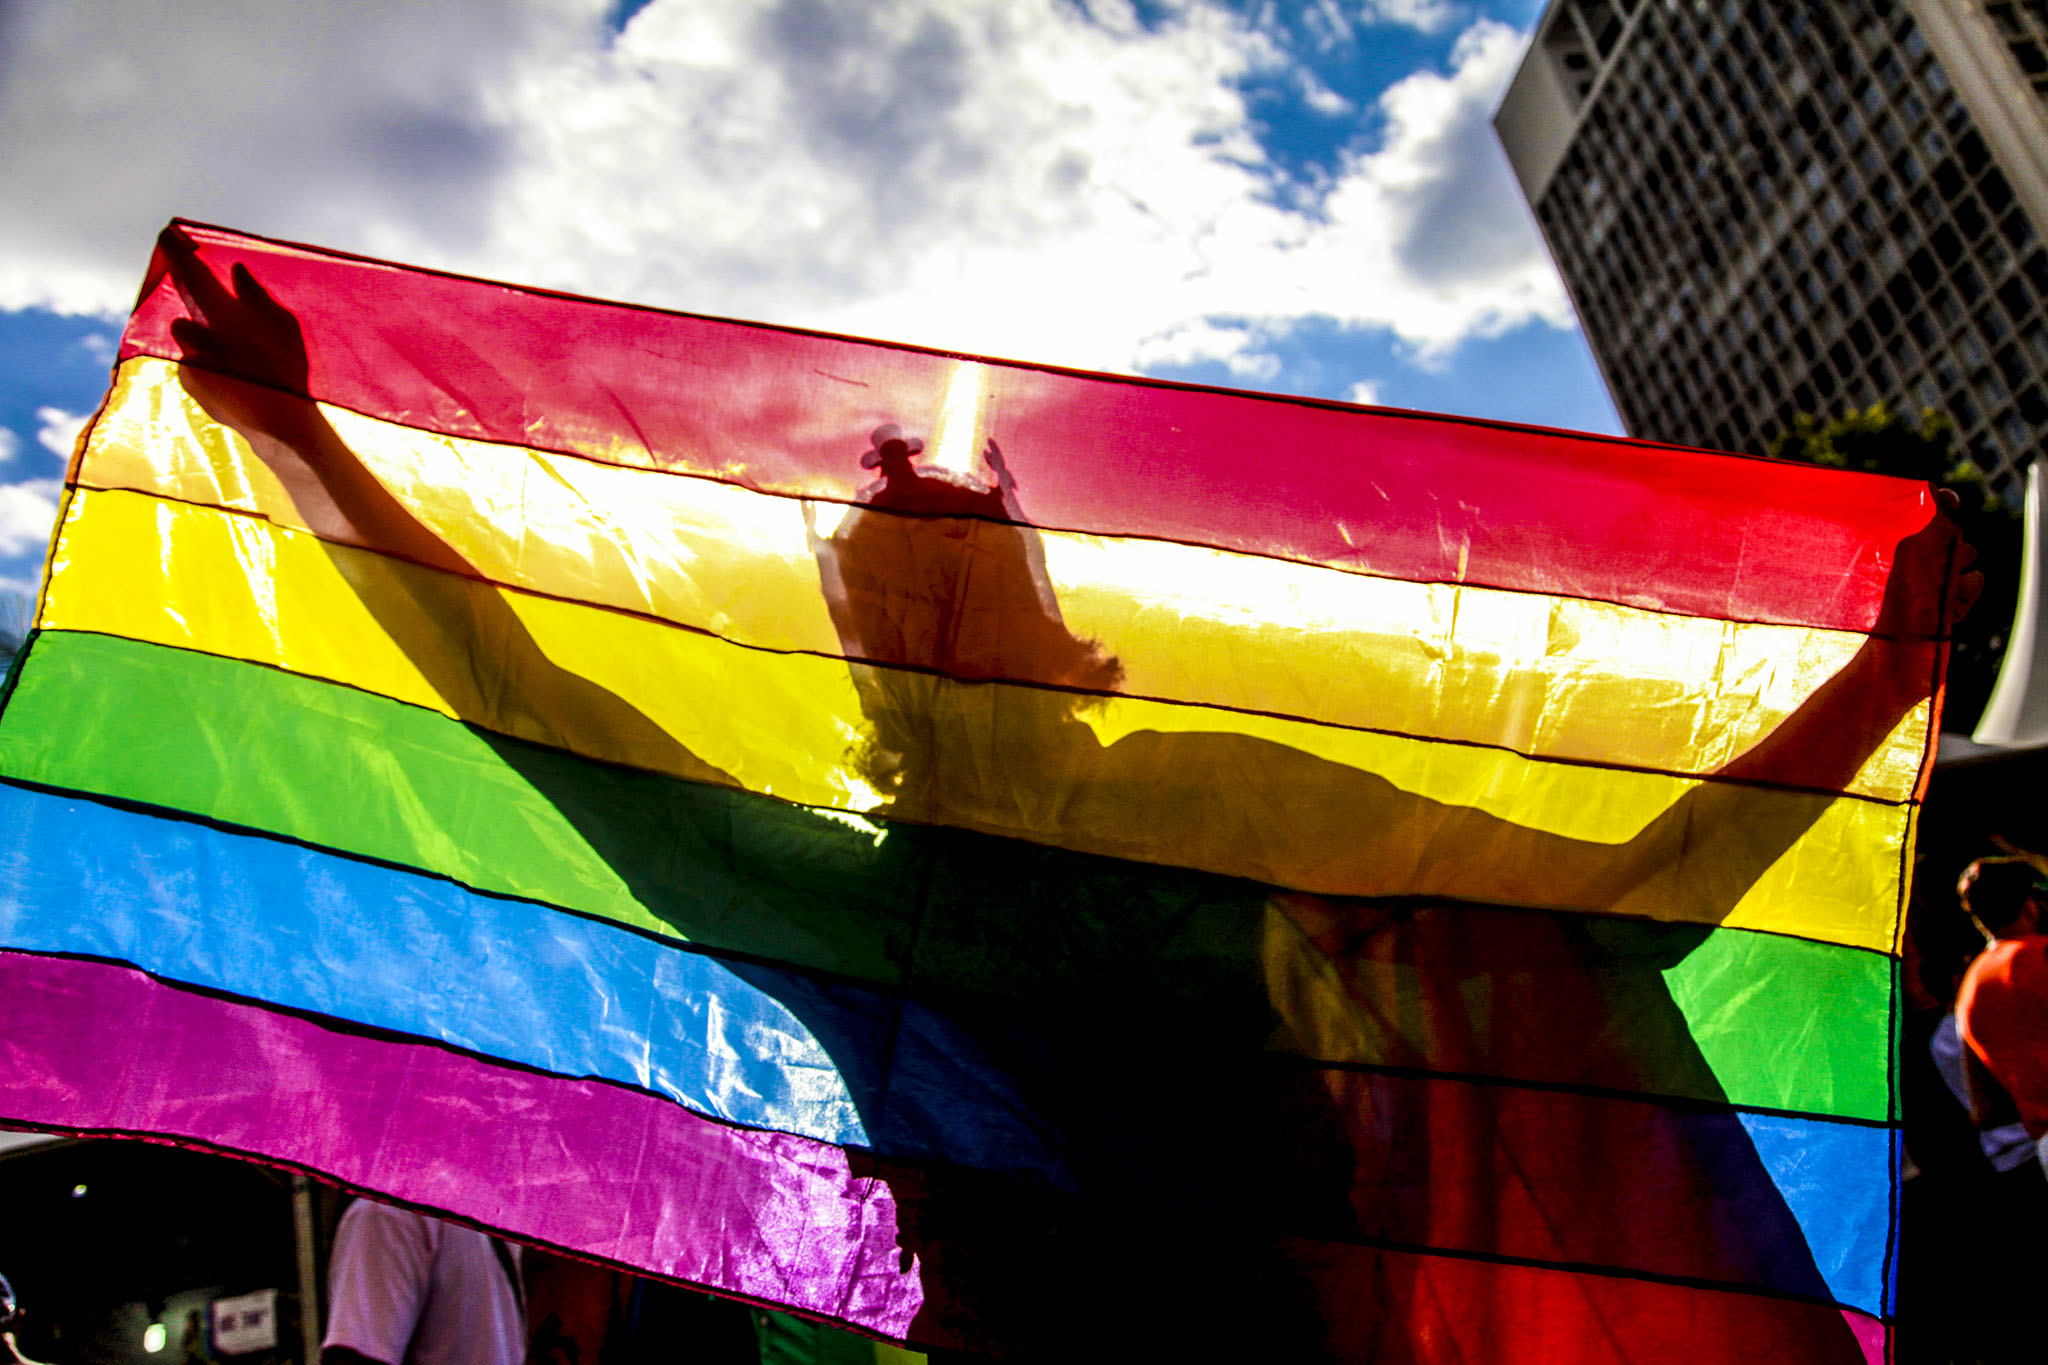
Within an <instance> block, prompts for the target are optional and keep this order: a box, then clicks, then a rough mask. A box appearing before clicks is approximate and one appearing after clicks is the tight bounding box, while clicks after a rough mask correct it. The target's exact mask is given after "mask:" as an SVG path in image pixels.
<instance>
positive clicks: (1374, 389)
mask: <svg viewBox="0 0 2048 1365" xmlns="http://www.w3.org/2000/svg"><path fill="white" fill-rule="evenodd" d="M1344 401H1345V402H1347V403H1357V404H1360V405H1362V406H1364V407H1368V408H1369V407H1372V406H1373V405H1374V404H1376V403H1378V402H1379V401H1380V385H1379V381H1378V380H1376V379H1361V380H1359V381H1358V382H1357V383H1356V384H1353V385H1352V386H1351V389H1350V391H1349V392H1347V393H1346V394H1345V395H1344Z"/></svg>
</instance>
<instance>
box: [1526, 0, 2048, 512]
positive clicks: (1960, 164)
mask: <svg viewBox="0 0 2048 1365" xmlns="http://www.w3.org/2000/svg"><path fill="white" fill-rule="evenodd" d="M2044 92H2048V2H2044V0H2026V2H2025V3H2017V4H2004V3H1983V0H1799V3H1796V4H1788V3H1782V2H1781V0H1747V3H1743V2H1742V0H1725V2H1722V0H1552V3H1551V5H1550V7H1549V8H1548V9H1547V10H1546V11H1545V13H1544V15H1543V17H1542V19H1541V20H1540V21H1539V22H1538V24H1537V28H1536V35H1535V40H1534V42H1533V43H1532V44H1531V46H1530V49H1529V52H1528V54H1527V55H1526V56H1525V57H1524V59H1523V62H1522V66H1521V69H1520V70H1519V71H1518V72H1517V74H1516V76H1515V79H1514V81H1513V82H1512V84H1511V85H1510V86H1509V88H1508V91H1507V94H1506V95H1505V97H1504V98H1503V100H1502V103H1501V107H1500V110H1499V112H1498V113H1497V114H1496V116H1495V120H1494V122H1495V127H1496V129H1497V131H1498V132H1499V135H1500V138H1501V142H1502V144H1503V145H1504V146H1505V148H1506V149H1507V153H1508V159H1509V161H1510V162H1511V163H1512V164H1513V166H1514V168H1515V173H1516V175H1517V177H1518V178H1519V179H1520V181H1521V185H1522V189H1523V192H1524V193H1525V194H1526V195H1527V196H1528V198H1529V202H1530V203H1531V205H1532V206H1533V207H1534V209H1535V212H1536V218H1537V221H1538V223H1539V224H1540V225H1541V227H1542V230H1543V235H1544V238H1545V240H1546V241H1547V242H1548V243H1549V245H1550V250H1551V252H1552V254H1553V255H1554V256H1555V258H1556V260H1557V264H1558V267H1559V269H1560V271H1561V272H1562V273H1563V276H1564V279H1565V282H1566V284H1567V286H1568V287H1569V288H1570V290H1571V294H1572V298H1573V301H1574V303H1575V304H1576V306H1577V308H1578V312H1579V317H1580V319H1581V321H1582V323H1583V324H1584V327H1585V330H1586V336H1587V339H1588V340H1589V341H1590V342H1591V344H1592V348H1593V353H1594V355H1595V356H1596V357H1597V358H1598V360H1599V363H1600V366H1601V369H1602V371H1603V373H1604V374H1605V376H1606V379H1607V385H1608V388H1609V389H1610V391H1611V392H1612V393H1613V395H1614V399H1615V404H1616V406H1617V407H1618V409H1619V410H1620V412H1621V415H1622V418H1623V420H1624V421H1625V422H1626V423H1627V425H1628V428H1629V430H1630V432H1631V433H1633V434H1635V435H1638V436H1644V437H1649V438H1653V439H1658V440H1667V441H1678V442H1684V443H1687V444H1695V445H1706V446H1715V447H1719V448H1722V449H1729V450H1749V451H1761V450H1762V449H1763V448H1764V446H1765V444H1766V443H1767V442H1768V441H1769V439H1770V437H1771V436H1772V435H1773V434H1774V433H1776V432H1779V431H1782V430H1784V429H1785V428H1786V427H1787V426H1789V425H1790V423H1791V421H1792V418H1793V417H1794V415H1795V414H1797V413H1800V412H1816V413H1823V414H1832V413H1836V412H1840V411H1842V410H1844V409H1847V408H1850V407H1863V406H1867V405H1868V404H1870V403H1873V402H1877V401H1880V400H1882V401H1885V402H1888V403H1890V404H1891V405H1892V406H1893V407H1894V408H1895V409H1898V410H1903V411H1906V412H1916V411H1918V410H1919V409H1921V408H1923V407H1929V408H1933V409H1935V410H1937V411H1939V412H1942V413H1945V414H1947V415H1948V417H1949V418H1950V419H1952V420H1953V422H1954V423H1955V426H1956V433H1957V438H1958V440H1959V442H1960V445H1961V448H1963V449H1965V450H1967V451H1968V452H1969V453H1970V455H1971V456H1972V458H1974V459H1975V460H1976V461H1977V463H1978V464H1979V465H1980V466H1981V467H1982V468H1983V469H1984V470H1985V471H1986V473H1987V474H1988V475H1989V476H1990V477H1991V480H1992V484H1993V486H1994V487H1995V488H1997V489H1999V490H2000V491H2001V492H2007V490H2010V491H2009V492H2008V496H2012V497H2017V496H2018V492H2017V485H2016V484H2015V483H2014V482H2013V480H2014V476H2015V474H2016V473H2017V472H2018V471H2020V470H2022V469H2024V467H2025V465H2026V463H2027V462H2028V461H2029V460H2031V459H2032V458H2033V456H2034V454H2035V453H2037V452H2038V451H2039V450H2040V449H2041V447H2042V443H2043V441H2044V438H2048V246H2044V238H2048V93H2044Z"/></svg>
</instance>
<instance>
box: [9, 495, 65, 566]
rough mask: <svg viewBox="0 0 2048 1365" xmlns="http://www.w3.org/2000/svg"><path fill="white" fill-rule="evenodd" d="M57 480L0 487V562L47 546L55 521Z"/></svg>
mask: <svg viewBox="0 0 2048 1365" xmlns="http://www.w3.org/2000/svg"><path fill="white" fill-rule="evenodd" d="M63 487H64V483H63V480H61V479H28V480H25V481H23V482H21V483H4V484H0V559H12V558H14V557H15V556H16V555H20V554H26V553H27V552H28V551H30V550H38V549H41V548H42V547H43V546H44V545H46V544H47V543H49V539H50V527H51V526H53V525H54V524H55V523H56V520H57V494H58V493H59V492H61V491H62V490H63Z"/></svg>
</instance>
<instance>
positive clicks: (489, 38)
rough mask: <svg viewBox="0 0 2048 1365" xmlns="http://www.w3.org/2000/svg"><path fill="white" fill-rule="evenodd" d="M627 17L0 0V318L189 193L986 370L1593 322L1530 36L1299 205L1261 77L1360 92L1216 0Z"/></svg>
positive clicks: (264, 222) (1458, 64)
mask: <svg viewBox="0 0 2048 1365" xmlns="http://www.w3.org/2000/svg"><path fill="white" fill-rule="evenodd" d="M602 8H603V0H552V3H550V4H547V5H542V4H539V3H531V4H523V5H521V4H514V3H513V0H463V3H451V4H444V5H438V6H432V7H428V8H427V9H426V10H421V9H420V8H419V7H417V6H414V5H411V4H408V3H400V2H399V0H378V2H377V3H364V4H360V5H355V6H350V7H349V8H348V10H347V16H348V17H347V19H346V20H345V21H344V20H342V19H339V18H331V17H327V16H328V14H329V12H328V11H326V10H321V9H318V8H317V7H315V9H314V10H311V11H306V12H305V13H309V14H314V15H317V16H319V17H315V18H306V17H298V18H293V17H288V16H300V15H301V14H302V12H301V11H300V10H299V9H298V8H297V7H284V6H258V7H254V8H253V9H248V8H245V7H232V8H231V12H230V11H221V12H216V11H214V10H213V9H211V8H208V7H194V6H188V5H182V4H175V3H173V2H172V0H120V2H119V3H115V0H96V2H95V3H80V0H18V2H17V3H16V4H15V5H13V6H8V7H4V8H0V53H17V54H21V55H19V56H5V57H0V194H4V195H5V196H6V198H7V200H8V202H10V203H13V204H28V205H35V206H37V207H35V208H34V209H32V210H29V211H27V212H23V213H17V214H11V215H9V216H8V218H7V219H6V220H5V221H4V222H0V307H4V306H22V305H24V304H29V303H46V304H54V305H56V306H59V307H66V308H72V309H86V310H115V309H118V308H121V307H124V306H125V305H126V302H127V300H128V299H129V298H130V297H131V296H132V291H133V288H134V283H135V280H136V278H137V276H138V275H139V272H140V268H141V264H142V259H143V257H144V255H145V253H146V251H147V243H148V239H149V237H150V235H151V234H152V233H153V232H154V230H155V228H156V227H157V226H158V225H159V224H160V223H161V222H162V220H163V219H164V218H165V217H167V216H168V215H169V214H171V213H172V212H181V213H184V214H187V215H188V216H195V217H204V218H211V219H214V220H217V221H225V222H228V223H231V224H232V225H235V226H240V227H245V228H248V229H250V230H253V231H259V232H268V233H272V234H276V235H281V236H289V237H299V238H304V239H309V240H316V241H322V242H325V243H328V244H331V245H335V246H339V247H344V248H348V249H352V250H358V251H366V252H370V253H372V254H378V255H388V256H394V257H397V258H400V259H406V260H413V261H417V262H420V263H422V264H430V265H437V266H444V267H449V268H454V269H461V270H469V271H474V272H477V273H482V274H488V275H494V276H499V277H505V278H512V279H518V280H523V281H530V282H533V283H538V284H545V285H551V286H555V287H560V288H566V289H571V290H575V291H579V292H584V293H591V294H597V295H601V296H607V297H618V298H628V299H634V300H637V301H643V302H649V303H654V304H660V305H667V306H674V307H681V308H687V309H691V310H694V311H701V312H710V313H723V314H731V315H738V316H744V317H751V318H758V319H762V320H766V321H773V322H783V323H791V324H798V325H804V326H811V327H822V328H826V329H831V330H840V331H850V332H855V333H861V334H867V335H879V336H888V337H896V338H900V339H904V340H912V341H919V342H924V343H928V344H934V345H939V346H946V347H953V348H958V349H964V350H972V351H980V352H985V353H992V354H996V355H1011V356H1020V357H1026V358H1033V359H1044V360H1054V361H1060V362H1064V363H1069V364H1075V365H1082V366H1089V367H1095V368H1104V369H1127V368H1132V367H1135V366H1139V365H1143V364H1165V363H1168V361H1167V360H1165V359H1162V357H1165V356H1168V355H1173V354H1183V353H1184V354H1189V355H1196V354H1199V355H1200V356H1202V357H1205V358H1214V359H1218V360H1221V361H1222V362H1223V363H1225V364H1226V365H1228V366H1230V367H1231V369H1232V373H1233V374H1235V375H1238V376H1240V377H1243V378H1246V379H1248V380H1255V381H1260V382H1264V381H1267V380H1270V379H1271V378H1272V377H1273V376H1274V375H1275V374H1277V372H1278V371H1277V367H1278V361H1277V360H1276V359H1275V358H1274V357H1273V356H1272V355H1271V354H1270V353H1267V352H1264V351H1262V350H1261V349H1260V346H1261V344H1262V339H1263V338H1270V337H1273V336H1276V335H1279V334H1281V333H1283V332H1285V330H1286V329H1287V328H1288V327H1289V326H1290V325H1291V324H1292V323H1294V322H1296V321H1298V320H1300V319H1303V318H1307V317H1321V318H1327V319H1330V320H1333V321H1334V322H1336V323H1338V324H1340V325H1346V326H1356V327H1377V328H1386V329H1390V330H1391V331H1392V332H1394V333H1395V334H1396V335H1397V336H1398V337H1399V338H1400V339H1401V341H1402V342H1403V343H1405V346H1406V349H1407V352H1408V353H1409V354H1410V355H1412V356H1414V357H1416V358H1418V359H1420V360H1422V361H1423V362H1425V363H1428V362H1432V361H1434V360H1437V359H1440V358H1441V357H1442V356H1444V355H1445V354H1446V353H1447V352H1448V351H1449V349H1450V348H1451V347H1453V346H1455V345H1456V344H1457V342H1458V341H1460V340H1462V339H1463V338H1465V337H1467V336H1473V335H1482V336H1483V335H1492V334H1495V333H1498V332H1499V331H1502V330H1505V329H1506V328H1508V327H1512V326H1514V325H1516V324H1518V323H1521V322H1525V321H1528V320H1530V319H1542V320H1545V321H1550V322H1556V323H1560V324H1561V323H1564V322H1565V321H1566V320H1567V317H1568V314H1567V312H1566V307H1565V302H1564V296H1563V293H1562V290H1561V289H1560V288H1559V286H1558V285H1557V282H1556V279H1555V276H1554V274H1553V272H1552V270H1551V268H1550V266H1549V263H1548V262H1547V260H1546V259H1545V258H1544V256H1543V253H1542V251H1541V249H1540V247H1539V245H1538V242H1537V238H1536V235H1535V232H1534V229H1533V226H1532V225H1531V224H1530V223H1529V221H1528V219H1527V215H1526V212H1525V211H1524V209H1523V208H1522V205H1521V201H1520V199H1519V196H1518V195H1517V193H1516V191H1515V189H1514V187H1513V183H1512V181H1511V179H1510V177H1509V176H1508V174H1507V171H1506V167H1505V163H1504V161H1503V159H1502V157H1501V154H1500V152H1499V149H1498V148H1497V146H1496V145H1495V144H1494V140H1493V135H1492V131H1491V128H1490V126H1489V123H1488V119H1489V116H1490V114H1491V111H1492V107H1493V104H1494V102H1495V101H1496V99H1497V97H1498V93H1499V91H1500V89H1501V88H1502V86H1503V84H1504V83H1505V81H1506V79H1507V77H1508V75H1509V74H1510V73H1511V71H1512V69H1513V65H1514V61H1515V59H1516V58H1517V56H1518V55H1519V48H1520V43H1521V38H1520V36H1519V35H1518V34H1517V33H1516V32H1515V31H1514V30H1512V29H1510V28H1508V27H1506V26H1504V25H1500V24H1494V23H1479V24H1475V25H1473V26H1472V27H1471V28H1469V29H1468V30H1467V31H1466V32H1465V33H1464V34H1463V35H1462V36H1461V37H1460V38H1459V40H1458V42H1457V44H1456V45H1455V48H1454V50H1453V53H1452V57H1451V62H1450V68H1449V70H1447V71H1445V72H1430V71H1425V72H1420V73H1417V74H1415V75H1411V76H1410V77H1408V78H1407V79H1406V80H1404V81H1402V82H1400V83H1399V84H1397V85H1396V86H1394V87H1393V88H1392V89H1390V90H1389V91H1387V92H1386V94H1385V95H1384V97H1383V98H1382V99H1381V101H1380V105H1379V110H1380V113H1381V114H1382V115H1383V118H1382V120H1381V121H1380V126H1382V127H1383V130H1384V132H1383V138H1382V140H1381V141H1380V142H1379V143H1378V144H1377V145H1372V146H1358V147H1355V148H1353V149H1352V151H1351V153H1350V154H1349V155H1348V156H1346V157H1345V158H1344V159H1343V161H1342V163H1341V165H1340V166H1339V167H1338V168H1337V169H1336V172H1335V173H1334V174H1333V175H1332V176H1331V177H1330V179H1329V180H1328V182H1327V183H1326V184H1322V185H1319V186H1317V187H1315V190H1314V193H1313V196H1312V202H1308V203H1306V204H1303V203H1300V199H1301V196H1300V195H1298V194H1294V195H1274V194H1272V193H1271V192H1270V191H1271V190H1272V188H1273V184H1274V175H1275V172H1274V170H1273V168H1272V166H1271V164H1270V163H1269V161H1268V160H1267V158H1266V155H1265V153H1264V151H1263V149H1262V148H1261V147H1260V145H1259V143H1258V141H1257V139H1256V137H1255V135H1254V131H1253V130H1254V121H1253V119H1252V117H1251V114H1250V112H1249V111H1248V109H1247V107H1246V104H1245V99H1244V97H1243V96H1242V95H1241V94H1240V84H1239V83H1240V82H1241V81H1242V80H1243V79H1244V78H1246V77H1248V76H1251V75H1273V74H1279V75H1281V76H1286V77H1289V78H1290V82H1289V83H1290V84H1291V86H1292V88H1294V89H1296V90H1297V91H1300V92H1303V93H1302V98H1303V99H1304V100H1305V101H1306V102H1307V103H1309V104H1310V106H1311V107H1320V108H1322V109H1324V111H1325V112H1326V113H1334V112H1336V110H1337V109H1338V107H1339V103H1340V97H1338V96H1337V95H1336V94H1335V93H1334V92H1331V91H1329V90H1327V88H1326V87H1324V86H1323V84H1322V82H1320V81H1319V80H1317V79H1316V78H1315V77H1314V76H1313V74H1312V73H1310V72H1308V71H1307V70H1306V68H1305V67H1301V66H1299V65H1298V64H1296V63H1293V62H1292V61H1291V59H1289V58H1288V57H1287V56H1286V55H1285V54H1284V53H1282V52H1281V51H1280V50H1279V48H1278V47H1277V46H1276V41H1275V40H1274V39H1273V38H1272V37H1270V36H1269V35H1267V34H1266V33H1264V32H1262V31H1261V30H1259V29H1257V28H1256V27H1254V26H1253V25H1251V24H1249V23H1247V22H1246V21H1244V20H1242V19H1240V18H1238V17H1236V16H1234V15H1233V14H1232V13H1231V12H1230V11H1227V10H1225V9H1224V8H1222V7H1221V6H1220V5H1218V4H1216V3H1213V0H1176V3H1172V4H1170V5H1169V6H1168V9H1167V14H1166V18H1165V19H1164V20H1163V21H1161V22H1158V23H1154V24H1151V25H1149V26H1148V25H1146V24H1141V23H1139V22H1138V20H1137V19H1136V17H1135V14H1134V12H1133V11H1132V10H1131V9H1130V8H1129V6H1128V4H1127V3H1126V2H1125V0H1089V2H1088V3H1086V4H1061V3H1055V0H946V3H940V0H747V2H746V3H740V2H738V0H734V2H732V3H717V4H710V3H690V2H689V0H654V3H652V4H649V5H648V6H647V7H646V8H644V9H642V10H641V11H640V12H639V13H638V14H637V15H636V16H635V17H634V19H633V20H632V22H631V23H630V24H629V25H628V27H627V28H626V30H625V31H624V32H623V33H622V34H619V35H617V37H616V40H615V41H611V42H607V41H606V40H605V37H604V35H603V31H602V27H601V25H600V24H599V23H598V18H599V15H600V12H601V10H602ZM1324 10H1328V11H1331V12H1329V13H1325V12H1324V11H1323V10H1319V11H1317V12H1318V13H1319V14H1323V17H1324V20H1325V21H1326V27H1329V28H1330V31H1331V32H1332V33H1333V34H1334V33H1336V32H1337V31H1338V26H1339V25H1340V24H1342V23H1348V21H1347V20H1344V17H1343V14H1342V13H1341V12H1338V11H1334V10H1332V7H1330V6H1325V7H1324ZM1440 11H1441V12H1444V13H1448V11H1447V10H1445V9H1444V7H1443V6H1442V5H1440V4H1434V3H1421V2H1418V0H1401V2H1400V3H1395V2H1394V0H1381V3H1378V4H1376V5H1375V6H1373V7H1372V15H1373V16H1374V17H1379V18H1384V19H1387V20H1390V21H1391V20H1399V21H1400V22H1406V23H1416V24H1420V23H1423V22H1425V21H1427V22H1438V20H1437V19H1436V18H1434V17H1433V16H1436V15H1437V14H1438V13H1439V12H1440ZM422 15H431V16H432V17H431V19H421V18H420V16H422ZM422 22H424V23H425V24H426V25H427V28H426V29H424V30H422V29H420V28H419V27H418V25H419V24H420V23H422ZM159 109H177V110H179V111H180V115H179V117H178V118H176V119H173V120H162V119H151V118H149V117H147V113H148V111H154V110H159ZM144 126H147V127H148V128H149V130H150V131H149V133H148V135H147V137H146V138H144V137H141V136H140V135H138V133H137V132H136V129H137V128H138V127H144ZM79 167H94V168H100V169H99V170H98V173H96V174H91V175H81V174H79V173H78V168H79ZM1212 319H1234V320H1239V321H1236V322H1232V323H1229V324H1221V323H1216V322H1213V321H1210V320H1212ZM1204 329H1206V330H1204ZM1198 343H1200V344H1207V345H1209V346H1210V348H1211V349H1210V350H1208V351H1206V352H1200V351H1198V350H1197V351H1190V350H1188V349H1187V348H1189V347H1197V346H1198ZM1175 347H1179V348H1180V350H1179V351H1176V350H1175V349H1174V348H1175Z"/></svg>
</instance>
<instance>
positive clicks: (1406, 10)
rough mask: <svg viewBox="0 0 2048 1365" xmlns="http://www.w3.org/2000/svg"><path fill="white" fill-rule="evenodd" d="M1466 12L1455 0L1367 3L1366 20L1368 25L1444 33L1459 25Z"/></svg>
mask: <svg viewBox="0 0 2048 1365" xmlns="http://www.w3.org/2000/svg"><path fill="white" fill-rule="evenodd" d="M1462 8H1463V7H1462V6H1460V5H1458V4H1456V3H1454V0H1366V5H1365V14H1364V18H1365V22H1367V23H1368V24H1401V25H1403V26H1405V27H1407V28H1412V29H1419V30H1421V31H1422V32H1424V33H1441V32H1442V31H1443V30H1445V29H1447V28H1449V27H1450V26H1451V25H1452V24H1454V23H1456V22H1457V20H1458V14H1459V11H1460V10H1461V9H1462Z"/></svg>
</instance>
